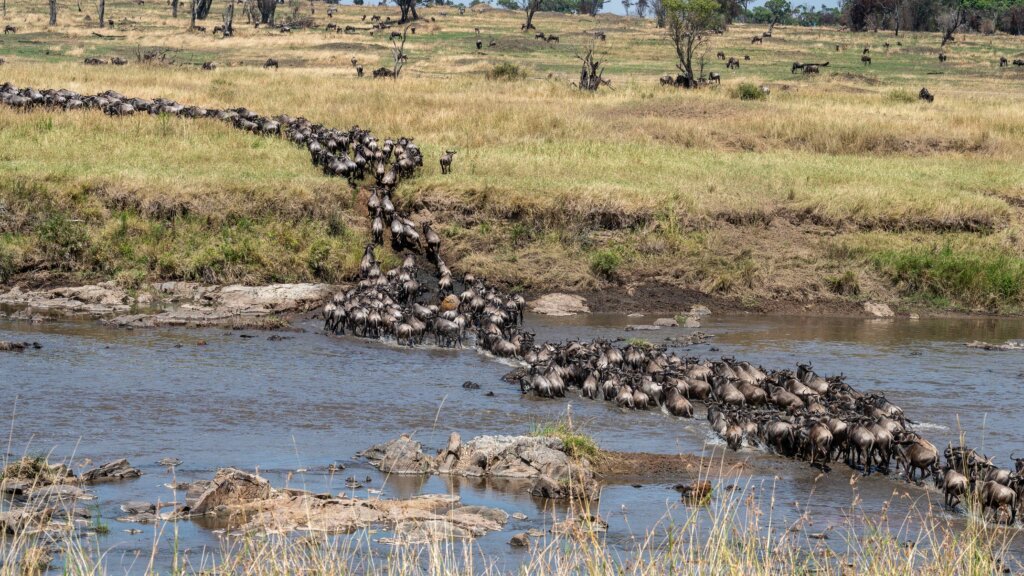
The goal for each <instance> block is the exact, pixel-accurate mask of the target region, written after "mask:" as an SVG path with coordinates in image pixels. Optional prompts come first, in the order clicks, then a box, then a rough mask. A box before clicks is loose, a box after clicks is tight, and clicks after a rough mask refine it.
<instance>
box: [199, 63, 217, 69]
mask: <svg viewBox="0 0 1024 576" xmlns="http://www.w3.org/2000/svg"><path fill="white" fill-rule="evenodd" d="M202 68H203V70H216V69H217V63H216V62H203V66H202Z"/></svg>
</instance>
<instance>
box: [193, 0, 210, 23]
mask: <svg viewBox="0 0 1024 576" xmlns="http://www.w3.org/2000/svg"><path fill="white" fill-rule="evenodd" d="M212 6H213V0H198V1H197V2H196V20H206V18H207V16H209V15H210V8H211V7H212Z"/></svg>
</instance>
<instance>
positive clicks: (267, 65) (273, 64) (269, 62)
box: [263, 58, 278, 70]
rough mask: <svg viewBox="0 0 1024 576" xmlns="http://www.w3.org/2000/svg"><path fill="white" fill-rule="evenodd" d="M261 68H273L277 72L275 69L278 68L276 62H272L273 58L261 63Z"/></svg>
mask: <svg viewBox="0 0 1024 576" xmlns="http://www.w3.org/2000/svg"><path fill="white" fill-rule="evenodd" d="M263 67H264V68H273V69H274V70H277V68H278V64H277V60H274V59H273V58H267V61H266V62H264V63H263Z"/></svg>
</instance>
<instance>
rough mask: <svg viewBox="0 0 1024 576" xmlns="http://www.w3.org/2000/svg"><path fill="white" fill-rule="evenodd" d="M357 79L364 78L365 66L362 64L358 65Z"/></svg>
mask: <svg viewBox="0 0 1024 576" xmlns="http://www.w3.org/2000/svg"><path fill="white" fill-rule="evenodd" d="M356 77H357V78H362V77H363V65H362V64H356Z"/></svg>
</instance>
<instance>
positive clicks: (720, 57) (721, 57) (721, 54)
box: [715, 52, 725, 60]
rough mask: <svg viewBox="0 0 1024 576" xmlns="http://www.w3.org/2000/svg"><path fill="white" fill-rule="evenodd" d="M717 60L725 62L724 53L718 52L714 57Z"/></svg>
mask: <svg viewBox="0 0 1024 576" xmlns="http://www.w3.org/2000/svg"><path fill="white" fill-rule="evenodd" d="M715 56H716V57H717V58H718V59H719V60H725V52H719V53H718V54H716V55H715Z"/></svg>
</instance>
